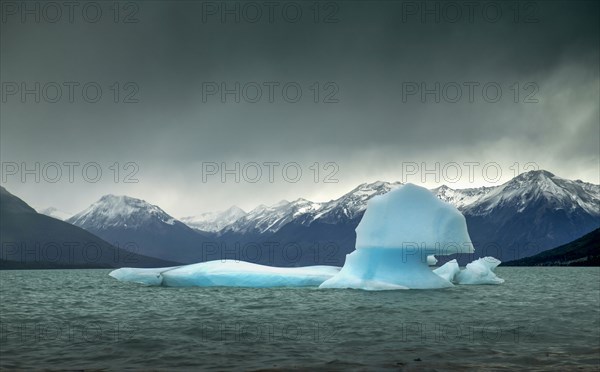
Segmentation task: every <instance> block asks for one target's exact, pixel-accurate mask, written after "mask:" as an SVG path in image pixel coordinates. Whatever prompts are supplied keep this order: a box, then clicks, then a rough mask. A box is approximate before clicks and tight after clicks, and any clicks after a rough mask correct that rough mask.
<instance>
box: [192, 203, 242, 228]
mask: <svg viewBox="0 0 600 372" xmlns="http://www.w3.org/2000/svg"><path fill="white" fill-rule="evenodd" d="M246 214H247V213H246V212H245V211H244V210H243V209H241V208H239V207H236V206H232V207H230V208H229V209H227V210H224V211H219V212H207V213H202V214H199V215H197V216H188V217H183V218H181V222H183V223H185V224H186V225H188V226H189V227H191V228H194V229H197V230H201V231H207V232H218V231H221V230H222V229H223V228H225V227H226V226H229V225H231V224H233V223H235V222H236V221H237V220H239V219H240V218H242V217H244V216H245V215H246Z"/></svg>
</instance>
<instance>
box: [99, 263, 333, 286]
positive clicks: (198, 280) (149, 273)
mask: <svg viewBox="0 0 600 372" xmlns="http://www.w3.org/2000/svg"><path fill="white" fill-rule="evenodd" d="M339 270H340V268H339V267H336V266H306V267H272V266H265V265H258V264H253V263H249V262H244V261H236V260H216V261H208V262H201V263H196V264H191V265H184V266H176V267H166V268H157V269H135V268H121V269H117V270H114V271H112V272H111V273H110V274H109V275H110V276H112V277H113V278H116V279H118V280H121V281H127V282H135V283H140V284H145V285H154V286H157V285H162V286H167V287H215V286H224V287H255V288H263V287H316V286H318V285H319V284H321V283H323V282H324V281H325V280H327V279H329V278H331V277H332V276H334V275H335V274H337V272H338V271H339Z"/></svg>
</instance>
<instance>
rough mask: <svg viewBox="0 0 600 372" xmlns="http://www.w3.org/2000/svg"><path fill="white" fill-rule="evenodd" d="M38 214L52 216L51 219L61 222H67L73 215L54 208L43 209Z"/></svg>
mask: <svg viewBox="0 0 600 372" xmlns="http://www.w3.org/2000/svg"><path fill="white" fill-rule="evenodd" d="M38 213H41V214H45V215H46V216H50V217H53V218H56V219H57V220H61V221H66V220H68V219H69V218H70V217H71V216H72V215H73V214H72V213H67V212H65V211H61V210H60V209H57V208H54V207H48V208H45V209H42V210H40V211H38Z"/></svg>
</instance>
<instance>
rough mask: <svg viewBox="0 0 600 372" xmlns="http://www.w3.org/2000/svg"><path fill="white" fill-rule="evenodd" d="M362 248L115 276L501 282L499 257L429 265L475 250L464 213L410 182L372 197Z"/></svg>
mask: <svg viewBox="0 0 600 372" xmlns="http://www.w3.org/2000/svg"><path fill="white" fill-rule="evenodd" d="M356 234H357V236H356V249H355V250H354V251H353V252H352V253H350V254H348V255H347V256H346V262H345V264H344V266H343V267H342V268H340V267H335V266H307V267H294V268H284V267H271V266H264V265H258V264H253V263H249V262H244V261H234V260H219V261H209V262H201V263H196V264H191V265H184V266H175V267H165V268H157V269H135V268H121V269H117V270H114V271H112V272H111V273H110V276H112V277H114V278H116V279H118V280H121V281H128V282H136V283H141V284H145V285H162V286H172V287H190V286H199V287H210V286H230V287H263V288H264V287H307V286H313V287H316V286H319V288H355V289H364V290H389V289H431V288H448V287H452V286H453V285H454V284H453V283H456V284H500V283H503V282H504V280H503V279H500V278H498V277H497V276H496V275H495V274H494V272H493V270H494V269H495V268H496V266H498V265H499V264H500V261H499V260H497V259H495V258H493V257H484V258H481V259H478V260H475V261H473V262H471V263H470V264H468V265H467V267H466V268H465V269H464V270H463V271H460V268H459V267H458V263H457V262H456V260H452V261H450V262H448V263H446V264H445V265H443V266H441V267H439V268H437V269H435V270H431V269H430V268H429V267H428V266H429V265H435V264H436V263H437V259H436V257H435V256H434V254H435V255H449V254H454V253H472V252H473V250H474V249H473V245H472V244H471V242H470V238H469V234H468V232H467V225H466V222H465V218H464V217H463V215H462V214H461V213H460V212H459V211H458V210H457V209H455V208H454V207H452V206H451V205H450V204H447V203H445V202H443V201H441V200H439V199H438V198H436V197H435V196H434V195H433V194H432V193H431V192H430V191H429V190H427V189H424V188H421V187H418V186H415V185H412V184H406V185H404V186H401V187H399V188H397V189H394V190H392V191H390V192H388V193H387V194H384V195H379V196H376V197H373V198H372V199H371V200H370V201H369V202H368V204H367V210H366V212H365V214H364V216H363V218H362V220H361V222H360V224H359V225H358V227H357V228H356Z"/></svg>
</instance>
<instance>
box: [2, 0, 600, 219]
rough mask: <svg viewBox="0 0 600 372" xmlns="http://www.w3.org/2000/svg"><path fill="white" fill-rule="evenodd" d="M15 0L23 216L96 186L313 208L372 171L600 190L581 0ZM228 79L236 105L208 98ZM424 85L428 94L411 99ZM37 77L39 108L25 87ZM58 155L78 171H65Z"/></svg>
mask: <svg viewBox="0 0 600 372" xmlns="http://www.w3.org/2000/svg"><path fill="white" fill-rule="evenodd" d="M26 3H28V4H30V5H27V6H30V7H31V9H33V10H31V9H29V10H31V12H27V10H28V9H24V8H23V7H24V6H25V5H24V4H25V2H23V3H19V2H17V3H15V2H10V4H13V5H12V7H10V8H6V4H5V3H3V7H5V8H3V9H2V17H3V18H2V24H1V36H0V39H1V57H0V62H1V66H0V72H1V80H2V110H1V113H0V119H1V129H0V133H1V140H0V145H1V146H0V155H1V159H2V162H3V179H2V185H3V186H5V187H6V188H7V189H8V190H9V191H10V192H12V193H14V194H16V195H18V196H20V197H22V198H23V199H24V200H25V201H27V202H28V203H30V204H31V205H32V206H33V207H35V208H42V207H48V206H55V207H58V208H59V209H62V210H64V211H66V212H70V213H75V212H78V211H80V210H81V209H83V208H85V207H87V206H88V205H89V204H91V203H92V202H94V201H95V200H97V199H98V198H99V197H100V196H102V195H104V194H109V193H112V194H126V195H130V196H134V197H138V198H142V199H145V200H147V201H149V202H151V203H154V204H158V205H160V206H161V207H162V208H163V209H165V210H166V211H167V212H168V213H170V214H172V215H173V216H175V217H182V216H187V215H194V214H199V213H202V212H206V211H212V210H220V209H225V208H227V207H229V206H231V205H234V204H235V205H238V206H240V207H242V208H244V209H246V210H249V209H251V208H253V207H255V206H257V205H258V204H261V203H264V204H272V203H275V202H278V201H279V200H281V199H287V200H293V199H296V198H298V197H304V198H307V199H311V200H316V201H324V200H329V199H332V198H336V197H338V196H340V195H342V194H343V193H345V192H347V191H349V190H350V189H352V188H354V187H355V186H356V185H358V184H360V183H363V182H372V181H375V180H386V181H402V180H404V181H409V182H413V183H417V184H421V183H423V182H422V181H423V180H422V177H423V176H427V178H426V179H425V181H426V182H425V184H426V185H427V186H430V187H434V186H436V185H439V184H442V183H445V184H448V185H450V186H452V187H473V186H481V185H493V184H499V183H501V182H504V181H506V180H508V179H510V178H511V177H512V176H514V175H515V172H517V173H518V172H522V171H523V170H526V169H532V167H539V168H542V169H546V170H549V171H551V172H553V173H554V174H556V175H558V176H561V177H565V178H570V179H582V180H584V181H588V182H593V183H599V182H600V181H599V174H598V172H599V166H600V165H599V153H600V124H599V123H600V117H599V101H600V94H599V85H600V79H599V45H600V39H599V33H600V29H599V23H598V20H599V19H600V17H599V16H600V14H599V6H598V3H597V2H595V1H589V2H588V1H582V2H578V1H565V2H561V1H550V2H529V3H522V2H521V3H516V2H483V3H480V4H479V5H478V6H476V7H475V8H474V9H473V11H472V12H471V11H470V9H469V6H468V5H467V4H469V3H468V2H456V3H453V4H455V5H456V4H457V6H455V7H454V8H449V7H447V6H446V5H445V4H446V3H445V2H435V1H431V2H427V4H428V6H430V8H428V9H425V11H424V10H423V9H421V8H420V7H422V6H423V4H424V3H423V2H400V1H398V2H392V1H381V2H379V1H351V2H329V3H320V4H321V5H320V6H319V9H317V10H318V12H316V10H315V8H314V3H313V2H312V1H298V2H283V3H280V4H279V5H278V6H276V7H275V8H274V9H273V10H272V13H270V10H269V8H267V7H266V6H264V5H262V4H264V3H263V2H256V3H251V4H253V5H251V6H244V4H247V3H243V2H235V1H228V2H204V3H200V2H198V3H193V2H189V1H153V2H147V3H146V2H130V3H125V2H123V3H119V4H120V7H119V9H118V10H119V11H118V13H115V9H114V8H113V2H97V3H92V4H91V5H88V4H89V3H86V2H76V4H77V6H76V7H75V8H74V10H73V14H72V17H71V18H70V16H71V15H70V14H69V9H67V8H64V7H63V8H57V9H54V8H41V5H39V4H40V3H35V2H26ZM14 4H16V8H15V5H14ZM31 4H34V5H31ZM35 4H38V5H39V6H40V8H39V9H36V8H35ZM41 4H43V3H41ZM55 4H60V3H55ZM96 5H99V7H100V9H101V11H102V13H101V15H100V16H98V17H97V16H96V15H97V9H96ZM59 6H61V7H62V5H59ZM224 7H227V8H224ZM57 10H58V11H60V12H61V13H60V14H58V13H57ZM257 10H259V11H261V12H262V17H260V18H258V19H255V18H256V15H257V13H256V11H257ZM298 10H300V11H301V12H302V13H301V15H299V16H297V15H298ZM222 11H223V13H221V12H222ZM457 11H458V12H460V14H458V13H456V12H457ZM498 12H500V13H498ZM36 16H39V23H37V22H36V19H35V17H36ZM59 16H60V17H59ZM222 17H224V18H222ZM236 17H239V22H236ZM436 17H439V22H436ZM94 18H98V20H97V21H96V22H93V21H95V19H94ZM294 18H298V19H297V20H295V19H294ZM455 18H456V19H455ZM115 20H117V22H115ZM126 20H127V21H136V22H134V23H127V22H125V21H126ZM236 82H239V84H240V88H239V93H240V97H239V98H240V99H239V100H240V102H239V103H238V102H236V101H235V98H236V97H235V95H234V94H226V95H225V96H224V97H222V96H221V94H220V90H221V89H222V88H223V86H222V84H225V86H224V87H225V88H226V89H229V90H234V91H235V87H236V86H235V83H236ZM436 82H437V83H439V89H437V91H438V92H439V102H436V97H435V94H434V93H428V94H426V95H425V96H424V97H422V96H421V90H422V89H423V88H425V89H428V90H429V91H432V92H435V91H436ZM36 83H39V84H40V85H39V100H40V102H36V96H35V94H34V93H27V94H25V95H24V96H22V93H23V89H29V90H33V91H34V92H35V90H36ZM115 83H117V85H115ZM315 83H316V84H315ZM86 84H87V85H86ZM57 86H59V87H61V96H60V97H58V96H57V89H56V87H57ZM69 86H70V87H71V89H72V92H73V96H72V97H69ZM84 86H86V89H87V90H86V92H87V95H85V97H84V95H83V90H84V89H83V87H84ZM284 86H285V87H286V90H285V91H284V89H283V87H284ZM484 86H485V87H486V90H485V91H484V89H483V87H484ZM97 87H100V89H101V90H102V94H101V95H100V96H98V98H96V99H97V102H92V101H94V100H95V96H96V89H97ZM257 87H259V88H260V92H261V93H262V95H261V96H260V97H258V95H257V92H258V91H257V89H256V88H257ZM269 87H271V88H269ZM457 87H458V88H460V92H461V93H462V95H461V96H458V95H457V94H458V90H457ZM469 87H471V88H469ZM498 87H499V88H500V89H501V95H500V96H498V95H497V89H498ZM298 88H300V89H301V96H297V89H298ZM15 89H16V91H15ZM214 89H218V90H219V91H217V92H214V91H213V90H214ZM270 89H272V92H271V91H270ZM415 89H416V91H415ZM470 89H472V91H470ZM116 92H118V93H119V94H118V95H117V94H116ZM316 92H318V94H316ZM269 93H272V97H269V96H270V94H269ZM469 93H472V94H469ZM223 98H224V102H222V101H223ZM270 98H272V99H270ZM70 100H72V101H73V102H70ZM115 100H116V101H118V103H115ZM52 101H57V102H52ZM88 101H90V102H88ZM124 101H129V102H124ZM131 101H137V102H131ZM252 101H257V102H252ZM271 101H272V102H271ZM315 101H317V102H316V103H315ZM515 101H517V102H515ZM52 162H56V163H58V164H60V165H61V171H62V176H61V177H57V176H56V169H55V168H56V167H55V166H54V165H53V163H52ZM64 162H76V163H79V165H75V166H74V175H73V182H69V179H68V176H67V174H68V170H69V168H68V166H65V165H64V164H63V163H64ZM265 162H270V163H276V164H274V165H270V166H266V165H264V164H263V163H265ZM471 162H476V163H477V164H478V165H472V166H470V167H469V166H467V165H465V163H471ZM36 163H39V164H40V169H39V176H40V180H39V182H36V181H35V179H34V175H26V179H25V182H23V180H22V177H21V176H23V174H22V173H23V169H22V167H23V164H24V165H25V166H26V167H28V168H30V169H35V168H34V167H35V164H36ZM114 163H118V168H120V171H119V173H118V174H116V172H115V167H114V165H115V164H114ZM130 163H132V164H130ZM223 163H224V164H225V166H226V167H228V168H230V169H234V167H235V164H236V163H239V164H240V182H239V183H238V182H235V180H234V175H231V174H230V175H226V180H225V181H226V182H224V183H223V182H222V180H221V171H222V169H215V168H214V164H217V165H218V167H219V168H221V165H222V164H223ZM315 163H318V168H319V169H320V171H319V172H318V174H316V172H315V169H316V167H315ZM515 163H516V164H518V167H515V166H514V164H515ZM15 164H17V166H18V169H16V170H15V166H14V165H15ZM86 164H87V168H86V169H87V171H88V174H87V177H88V179H87V180H86V179H85V178H84V177H83V176H82V168H83V166H84V165H86ZM133 164H134V165H133ZM256 164H259V165H260V166H261V171H262V176H260V177H257V176H256V166H255V165H256ZM436 164H439V172H435V169H436V168H435V167H436ZM456 164H458V165H459V166H460V167H459V168H458V169H460V170H461V172H462V173H461V174H457V173H456V168H457V167H456ZM486 164H487V167H485V169H486V171H487V173H486V172H484V171H483V169H484V165H486ZM496 164H497V165H496ZM286 165H287V166H286ZM415 165H416V166H417V167H418V169H415ZM423 165H424V166H425V167H427V168H428V169H433V170H434V172H433V173H437V174H438V176H439V177H438V178H439V180H438V181H439V182H436V180H435V174H433V173H430V174H424V172H423ZM98 166H99V167H100V168H101V169H102V175H101V177H96V176H95V167H98ZM270 167H272V168H270ZM298 167H300V168H301V170H302V175H301V176H299V177H297V176H296V170H297V168H298ZM498 167H499V169H501V171H502V174H501V175H497V174H496V170H497V169H498ZM284 168H285V170H286V171H287V172H286V173H284ZM270 169H273V170H274V173H273V175H272V176H273V178H272V181H273V182H270V180H269V177H268V173H269V172H268V171H269V170H270ZM469 170H472V171H473V172H469ZM132 172H133V173H134V175H132V176H131V177H129V179H126V176H127V175H130V173H132ZM213 173H215V174H213ZM469 173H473V177H474V178H473V180H470V179H469ZM327 176H329V177H327ZM115 177H116V180H115ZM315 177H316V179H315ZM95 178H98V180H97V181H96V180H95ZM203 178H205V179H203ZM298 178H299V180H298V181H297V182H292V181H296V179H298ZM55 179H57V182H55V183H52V182H49V181H54V180H55ZM126 180H130V181H133V180H137V181H138V182H135V183H128V182H125V181H126ZM254 180H257V182H255V183H252V182H250V181H254ZM92 181H96V182H92ZM115 181H117V182H115ZM315 181H317V182H315ZM325 181H337V182H325Z"/></svg>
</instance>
